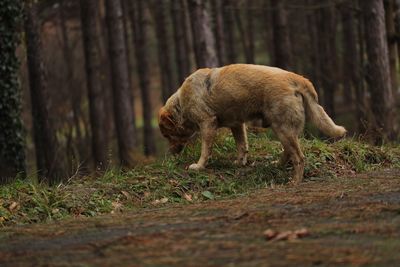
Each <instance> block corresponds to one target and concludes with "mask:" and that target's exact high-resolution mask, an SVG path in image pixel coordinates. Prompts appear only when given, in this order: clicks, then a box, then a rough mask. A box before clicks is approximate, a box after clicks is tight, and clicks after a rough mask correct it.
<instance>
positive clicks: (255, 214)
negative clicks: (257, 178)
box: [0, 170, 400, 267]
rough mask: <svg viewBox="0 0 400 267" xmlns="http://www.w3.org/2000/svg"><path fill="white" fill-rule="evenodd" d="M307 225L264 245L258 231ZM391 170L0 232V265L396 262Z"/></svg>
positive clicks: (397, 197) (399, 231)
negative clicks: (298, 233) (299, 233)
mask: <svg viewBox="0 0 400 267" xmlns="http://www.w3.org/2000/svg"><path fill="white" fill-rule="evenodd" d="M303 227H305V228H307V229H308V231H309V236H306V237H304V238H302V239H297V240H293V241H288V240H284V241H267V240H266V239H265V238H264V236H263V232H264V230H266V229H273V230H276V231H280V232H281V231H285V230H297V229H300V228H303ZM399 251H400V171H398V170H397V171H395V170H387V171H381V172H376V173H369V174H365V175H359V176H355V177H346V178H344V177H342V178H337V179H332V180H323V181H309V182H306V183H304V184H303V185H301V186H299V187H291V186H279V187H276V188H273V189H270V188H269V189H265V190H260V191H257V192H254V193H252V194H251V195H250V196H243V197H239V198H235V199H231V200H224V201H208V202H204V203H202V204H194V205H180V206H176V207H169V208H164V209H158V210H143V211H141V212H138V213H125V214H122V215H121V214H119V215H113V216H104V217H98V218H94V219H85V220H83V219H82V220H71V221H67V222H65V221H64V222H60V223H53V224H46V225H34V226H22V227H11V228H6V229H2V230H0V266H12V267H15V266H288V265H290V266H309V265H323V266H326V265H338V264H341V265H352V266H354V265H355V266H358V265H371V266H379V265H380V266H398V265H399V264H400V254H399Z"/></svg>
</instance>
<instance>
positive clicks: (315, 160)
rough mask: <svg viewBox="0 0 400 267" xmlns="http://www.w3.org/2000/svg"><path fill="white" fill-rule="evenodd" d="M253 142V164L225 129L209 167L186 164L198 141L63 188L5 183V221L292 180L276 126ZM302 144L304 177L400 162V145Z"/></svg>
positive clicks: (205, 196)
mask: <svg viewBox="0 0 400 267" xmlns="http://www.w3.org/2000/svg"><path fill="white" fill-rule="evenodd" d="M249 144H250V156H249V161H250V164H249V165H248V166H246V167H238V166H235V165H234V164H233V160H234V159H235V157H236V148H235V142H234V140H233V138H232V136H231V135H227V134H226V133H221V134H220V135H219V136H218V138H217V142H216V144H215V146H214V151H213V157H212V158H211V159H210V162H209V165H208V169H207V170H205V171H202V172H195V171H189V170H187V169H186V167H187V166H188V165H189V164H191V163H193V162H195V161H196V160H197V159H198V157H199V154H200V143H199V142H195V143H193V144H191V145H189V146H187V147H186V148H185V149H184V151H183V153H182V154H181V155H180V156H178V157H170V156H166V157H165V158H163V159H160V160H158V161H157V162H155V163H152V164H149V165H146V166H138V167H136V168H135V169H132V170H128V171H122V170H120V169H110V170H108V171H107V172H106V173H105V174H104V175H102V176H101V177H97V178H94V177H90V176H87V177H79V178H74V179H72V180H70V181H68V182H66V183H63V184H60V185H58V186H57V187H48V186H45V185H42V184H37V183H33V182H31V181H29V180H25V181H16V182H14V183H13V184H9V185H6V186H3V187H0V225H1V226H7V225H13V224H27V223H38V222H46V221H52V220H60V219H63V218H68V217H82V216H83V217H92V216H96V215H99V214H106V213H115V212H122V211H126V210H137V209H142V208H147V207H160V206H163V205H168V204H171V203H194V202H199V201H205V200H212V199H220V198H226V197H234V196H238V195H243V194H248V193H250V192H252V191H253V190H255V189H260V188H265V187H270V186H275V185H280V184H285V183H287V182H288V181H289V177H290V176H291V168H290V167H278V166H277V164H276V163H275V162H276V161H278V159H279V157H280V153H281V151H282V148H281V145H280V143H279V142H277V141H274V140H273V138H271V134H270V132H269V131H266V132H261V133H257V134H253V133H249ZM301 145H302V149H303V151H304V154H305V156H306V167H305V180H310V179H311V180H313V179H329V178H332V177H335V176H337V175H349V174H354V173H357V172H363V171H369V170H374V169H379V168H384V167H398V166H399V165H400V150H399V148H398V147H394V146H381V147H376V146H371V145H368V144H365V143H362V142H358V141H356V140H354V139H344V140H341V141H338V142H335V143H328V142H326V141H321V140H318V139H312V140H307V139H302V140H301Z"/></svg>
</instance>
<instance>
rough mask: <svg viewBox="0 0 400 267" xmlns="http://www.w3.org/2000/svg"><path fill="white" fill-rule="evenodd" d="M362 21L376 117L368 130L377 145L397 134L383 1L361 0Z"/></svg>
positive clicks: (369, 82)
mask: <svg viewBox="0 0 400 267" xmlns="http://www.w3.org/2000/svg"><path fill="white" fill-rule="evenodd" d="M360 5H361V10H362V12H363V16H364V17H363V18H364V29H365V33H364V34H365V42H366V52H367V56H368V65H367V74H366V80H367V84H368V89H369V91H370V94H371V98H370V99H371V103H370V105H371V110H372V113H373V116H374V118H375V121H374V125H371V128H372V129H373V130H374V132H375V133H376V136H374V139H375V142H376V143H381V142H382V141H384V140H386V139H389V140H393V139H394V138H395V137H396V134H397V125H396V123H395V122H396V116H395V106H394V101H393V94H392V90H391V82H390V63H389V56H388V54H389V53H388V44H387V38H386V28H385V10H384V7H383V1H382V0H363V1H360Z"/></svg>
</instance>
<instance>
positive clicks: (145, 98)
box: [128, 0, 156, 156]
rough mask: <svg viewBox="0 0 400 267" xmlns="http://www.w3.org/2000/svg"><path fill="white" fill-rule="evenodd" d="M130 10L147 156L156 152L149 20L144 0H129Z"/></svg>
mask: <svg viewBox="0 0 400 267" xmlns="http://www.w3.org/2000/svg"><path fill="white" fill-rule="evenodd" d="M128 3H129V12H130V18H131V20H132V22H131V24H132V27H133V30H132V32H133V40H134V42H135V53H136V62H137V64H136V65H137V66H138V68H137V70H138V75H139V85H140V91H141V96H142V113H143V140H144V142H143V143H144V153H145V155H146V156H150V155H154V154H155V153H156V147H155V139H154V131H153V127H152V125H151V120H152V118H153V115H152V114H153V113H152V106H151V101H150V87H149V84H150V77H149V62H148V52H147V46H148V40H147V35H146V34H147V32H148V31H147V21H146V18H145V14H144V13H145V9H144V6H143V4H145V3H144V0H136V1H129V2H128Z"/></svg>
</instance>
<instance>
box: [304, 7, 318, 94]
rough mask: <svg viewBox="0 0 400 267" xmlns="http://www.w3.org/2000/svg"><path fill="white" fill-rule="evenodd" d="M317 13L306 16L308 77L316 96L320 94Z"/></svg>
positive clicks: (313, 12)
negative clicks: (308, 36) (308, 51)
mask: <svg viewBox="0 0 400 267" xmlns="http://www.w3.org/2000/svg"><path fill="white" fill-rule="evenodd" d="M314 2H315V0H308V2H307V4H309V5H311V4H314ZM318 15H319V14H318V12H316V11H315V10H313V11H312V12H310V13H309V14H308V16H307V27H308V29H309V35H310V50H311V51H310V53H309V54H310V62H311V67H310V76H311V79H312V81H313V83H314V85H315V89H316V90H317V92H318V94H319V93H320V88H321V60H320V56H319V55H320V52H319V45H318V39H319V38H318V37H319V32H318V28H317V25H318V23H317V22H318Z"/></svg>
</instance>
